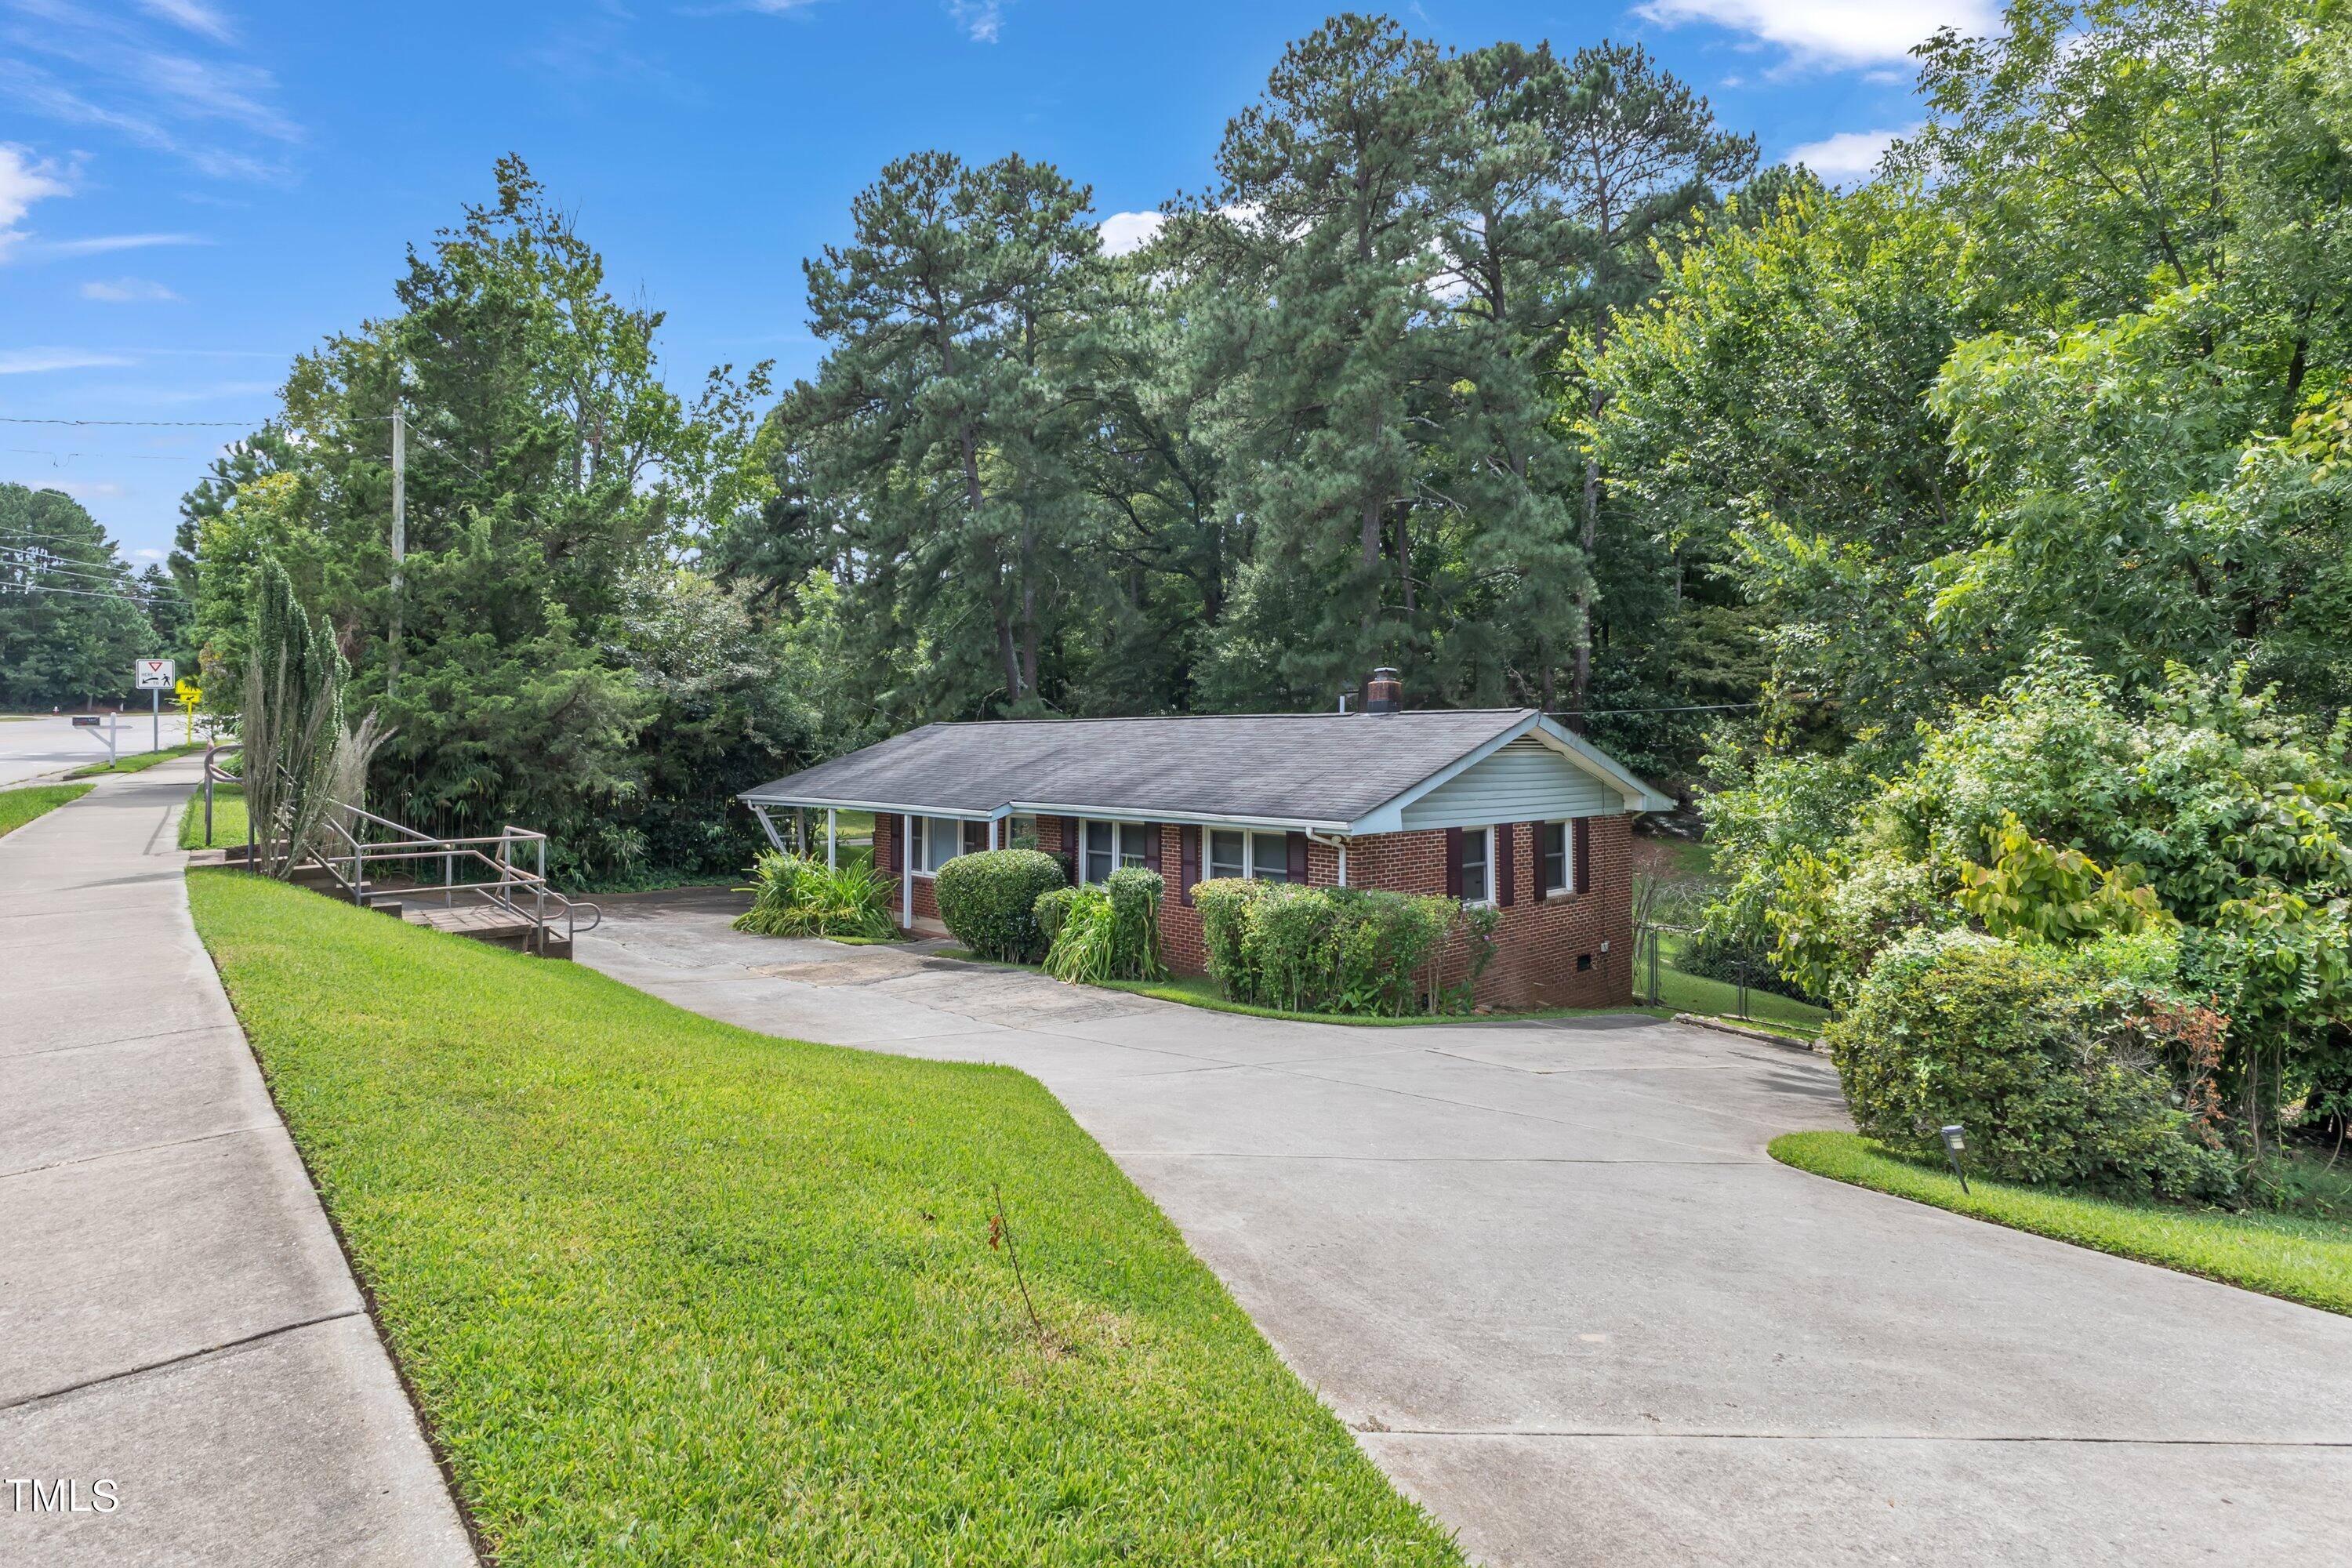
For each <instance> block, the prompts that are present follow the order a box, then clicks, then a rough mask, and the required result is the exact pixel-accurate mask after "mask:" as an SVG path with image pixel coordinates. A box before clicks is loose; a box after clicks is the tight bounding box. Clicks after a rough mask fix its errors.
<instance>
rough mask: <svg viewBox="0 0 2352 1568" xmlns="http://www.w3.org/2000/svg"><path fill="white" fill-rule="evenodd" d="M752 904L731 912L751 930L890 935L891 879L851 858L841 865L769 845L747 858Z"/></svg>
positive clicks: (894, 927)
mask: <svg viewBox="0 0 2352 1568" xmlns="http://www.w3.org/2000/svg"><path fill="white" fill-rule="evenodd" d="M751 876H752V883H751V887H750V888H748V889H742V890H744V891H747V892H749V893H751V908H750V909H748V910H744V911H743V912H742V913H741V914H740V915H738V916H736V917H735V920H734V926H735V929H736V930H737V931H750V932H751V933H752V934H753V935H755V936H855V937H867V938H873V937H890V936H896V935H897V934H898V921H897V918H896V917H895V916H894V915H892V914H891V912H890V882H889V879H887V878H886V877H881V876H877V874H876V873H875V871H874V868H873V867H872V866H870V865H869V864H867V863H866V861H864V860H862V859H853V860H849V861H847V862H845V863H844V864H842V865H840V866H827V865H826V864H825V863H824V861H822V860H817V859H813V858H809V857H807V856H803V855H787V854H782V853H780V852H777V851H774V850H771V851H769V852H767V853H766V854H763V855H761V857H760V858H758V859H757V860H755V861H753V862H752V863H751Z"/></svg>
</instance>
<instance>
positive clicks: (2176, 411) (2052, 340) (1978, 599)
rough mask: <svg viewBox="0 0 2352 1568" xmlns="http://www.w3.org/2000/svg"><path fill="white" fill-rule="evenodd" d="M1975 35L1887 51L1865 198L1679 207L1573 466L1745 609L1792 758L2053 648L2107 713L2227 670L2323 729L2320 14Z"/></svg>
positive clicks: (2334, 181)
mask: <svg viewBox="0 0 2352 1568" xmlns="http://www.w3.org/2000/svg"><path fill="white" fill-rule="evenodd" d="M2004 21H2005V30H2004V32H2003V34H2002V35H2001V36H1999V37H1992V38H1989V39H1970V38H1963V37H1958V36H1956V35H1954V34H1951V33H1946V34H1944V35H1942V36H1940V37H1938V38H1937V39H1936V40H1935V41H1933V42H1931V43H1930V44H1928V45H1927V46H1925V47H1923V48H1922V49H1921V51H1920V58H1921V61H1922V85H1923V88H1924V89H1925V90H1926V91H1927V96H1928V99H1929V103H1930V106H1931V113H1930V116H1929V118H1928V121H1927V124H1926V126H1925V127H1924V128H1923V129H1922V130H1921V131H1920V132H1918V133H1917V135H1916V137H1914V138H1912V139H1911V140H1910V141H1909V142H1906V143H1903V144H1900V145H1898V147H1897V148H1896V150H1895V153H1894V154H1893V155H1892V157H1891V159H1890V165H1889V172H1888V174H1887V176H1886V177H1885V179H1883V180H1882V181H1880V182H1878V183H1876V184H1871V185H1868V186H1865V187H1864V188H1863V189H1861V190H1859V191H1857V192H1854V193H1853V194H1852V195H1833V194H1831V193H1828V192H1825V191H1822V190H1820V189H1818V188H1813V187H1810V186H1802V185H1799V186H1795V187H1790V188H1785V189H1782V190H1780V191H1778V192H1770V191H1759V192H1757V193H1752V194H1751V195H1750V196H1749V197H1748V198H1744V199H1743V200H1742V202H1741V203H1739V204H1738V205H1735V206H1734V207H1733V208H1732V209H1731V210H1728V211H1727V212H1725V213H1723V214H1721V215H1719V216H1716V217H1714V218H1712V219H1710V220H1708V221H1707V223H1706V226H1705V232H1704V238H1703V241H1702V242H1701V243H1698V244H1695V245H1693V246H1691V247H1687V248H1685V250H1683V251H1682V252H1680V253H1679V255H1678V256H1677V257H1676V258H1675V264H1674V265H1673V267H1671V268H1669V270H1668V272H1667V274H1666V279H1665V282H1664V286H1663V287H1662V288H1661V289H1660V290H1659V291H1658V293H1657V295H1656V297H1655V299H1654V301H1652V302H1651V303H1650V304H1648V305H1646V306H1644V307H1643V308H1642V309H1640V310H1636V311H1633V313H1631V314H1630V315H1629V316H1628V317H1626V318H1625V319H1624V320H1623V321H1622V325H1621V330H1620V331H1619V334H1618V336H1617V338H1616V339H1615V341H1614V342H1612V345H1611V348H1610V351H1609V353H1608V355H1607V356H1606V358H1605V360H1604V363H1603V364H1602V367H1601V381H1602V383H1603V384H1605V385H1606V386H1608V387H1609V388H1610V389H1611V392H1612V401H1611V404H1610V405H1609V407H1608V409H1607V410H1606V411H1605V413H1604V416H1603V417H1602V418H1601V420H1600V421H1599V422H1598V424H1597V425H1596V426H1595V430H1594V440H1595V444H1596V447H1597V450H1598V451H1599V453H1600V455H1601V460H1602V463H1603V466H1604V467H1605V468H1607V469H1608V470H1609V471H1610V472H1611V473H1612V475H1614V476H1616V477H1617V480H1618V482H1619V483H1620V484H1621V485H1622V486H1623V487H1624V488H1625V489H1626V490H1627V491H1628V493H1629V495H1630V496H1632V497H1633V498H1635V499H1636V500H1638V503H1639V506H1640V508H1641V509H1642V510H1643V511H1644V512H1645V514H1646V515H1647V516H1648V517H1649V519H1650V521H1651V522H1652V524H1653V526H1655V527H1659V528H1662V529H1664V530H1667V531H1669V532H1670V534H1671V536H1673V537H1675V538H1677V539H1681V540H1685V541H1686V542H1688V544H1689V545H1690V547H1691V548H1693V549H1694V550H1696V551H1697V552H1701V553H1702V554H1704V555H1705V556H1706V558H1707V559H1709V560H1710V561H1712V562H1713V563H1716V564H1717V566H1718V567H1719V569H1720V570H1721V571H1723V572H1724V573H1726V574H1728V576H1729V577H1730V578H1731V579H1732V580H1733V581H1734V582H1736V583H1737V584H1738V586H1739V588H1740V591H1741V594H1742V596H1743V597H1744V598H1745V599H1746V600H1747V601H1748V603H1749V604H1751V605H1757V606H1759V607H1760V608H1762V609H1764V610H1765V611H1766V612H1768V616H1769V619H1768V628H1769V629H1768V647H1769V649H1770V651H1771V655H1772V661H1773V668H1772V675H1771V690H1772V696H1773V698H1774V699H1775V700H1776V703H1777V704H1778V712H1777V713H1776V715H1775V717H1776V718H1777V719H1778V720H1779V721H1780V722H1781V723H1783V724H1786V725H1789V726H1791V727H1793V728H1794V729H1796V730H1797V731H1799V734H1800V736H1803V735H1805V734H1819V733H1821V732H1823V731H1826V732H1827V733H1828V734H1829V735H1830V736H1832V737H1833V739H1834V742H1835V743H1839V744H1843V743H1849V742H1851V743H1860V744H1863V745H1864V746H1868V745H1871V744H1873V743H1874V742H1876V743H1880V744H1885V745H1890V746H1892V747H1894V748H1895V749H1896V750H1897V751H1900V750H1901V749H1903V748H1904V747H1905V745H1906V737H1907V735H1908V732H1909V729H1910V725H1911V722H1912V721H1914V720H1916V719H1922V718H1930V717H1933V716H1934V715H1936V714H1937V713H1938V712H1940V711H1941V710H1942V709H1943V708H1944V707H1945V706H1946V705H1948V703H1949V702H1951V701H1952V700H1958V699H1967V698H1973V697H1976V696H1979V695H1982V694H1983V693H1984V692H1986V691H1988V690H1990V689H1993V688H1995V687H1996V686H1998V685H1999V684H2000V682H2001V681H2002V680H2004V679H2009V678H2011V677H2012V676H2014V675H2016V674H2017V673H2019V672H2021V671H2022V670H2024V669H2027V668H2031V667H2032V665H2033V664H2034V662H2035V661H2036V659H2037V658H2038V650H2039V649H2040V648H2041V647H2042V646H2043V644H2044V639H2045V638H2046V637H2047V636H2048V635H2049V634H2051V633H2052V632H2053V631H2055V632H2061V633H2063V634H2064V635H2065V636H2066V637H2068V638H2069V639H2070V640H2071V641H2072V642H2073V643H2074V645H2075V646H2076V647H2079V648H2080V649H2081V650H2082V652H2083V654H2084V657H2085V658H2088V659H2089V660H2090V661H2091V663H2092V665H2093V667H2094V668H2096V669H2098V670H2099V671H2101V672H2102V673H2105V674H2109V675H2112V676H2114V677H2115V678H2116V679H2118V680H2119V681H2122V682H2123V683H2125V686H2126V690H2127V691H2128V692H2137V691H2138V690H2142V689H2147V688H2148V687H2151V686H2153V685H2155V684H2157V683H2158V681H2159V680H2160V679H2161V676H2160V672H2161V670H2162V668H2163V667H2164V662H2165V660H2166V659H2168V658H2170V659H2174V660H2178V661H2179V662H2181V663H2184V664H2187V665H2189V666H2190V667H2192V668H2197V669H2200V670H2201V671H2207V672H2212V671H2217V670H2220V669H2221V668H2227V667H2228V666H2229V665H2230V664H2231V663H2233V662H2238V661H2243V662H2245V663H2246V664H2247V665H2248V666H2249V668H2250V670H2251V672H2252V674H2251V679H2252V682H2253V683H2254V684H2256V685H2263V684H2267V683H2270V682H2273V681H2276V682H2278V683H2279V684H2280V686H2281V688H2282V689H2283V692H2284V697H2285V700H2286V701H2287V702H2288V703H2289V704H2290V705H2291V706H2293V707H2294V708H2297V709H2299V710H2315V709H2317V710H2331V711H2332V710H2338V709H2340V708H2341V707H2342V706H2343V704H2344V703H2345V702H2346V701H2347V700H2352V658H2347V652H2346V647H2347V645H2346V642H2345V639H2344V638H2343V637H2341V636H2340V635H2335V632H2334V631H2332V630H2331V629H2330V628H2340V627H2341V626H2344V625H2345V624H2347V617H2352V596H2347V595H2352V504H2347V503H2352V492H2347V488H2346V487H2347V472H2352V470H2347V468H2346V466H2345V464H2344V461H2343V458H2344V457H2345V455H2346V453H2347V447H2346V445H2345V443H2346V441H2347V437H2352V416H2347V402H2346V399H2347V395H2352V388H2347V383H2346V381H2345V378H2344V375H2345V371H2346V369H2347V363H2352V304H2347V301H2352V236H2347V233H2346V231H2345V229H2344V226H2343V225H2342V224H2341V223H2340V222H2337V221H2336V215H2337V214H2340V212H2341V211H2342V210H2343V207H2344V205H2345V204H2346V201H2347V197H2352V151H2347V150H2352V75H2347V69H2346V67H2345V64H2344V62H2345V60H2346V58H2347V55H2352V47H2347V46H2352V23H2347V16H2346V15H2345V13H2344V11H2343V8H2342V7H2341V6H2340V5H2336V4H2333V3H2332V0H2228V3H2209V0H2158V4H2154V5H2122V4H2119V3H2116V0H2093V3H2091V4H2087V5H2080V6H2075V5H2068V4H2064V3H2063V0H2019V3H2017V4H2015V5H2011V7H2010V9H2009V11H2008V14H2007V16H2006V17H2005V18H2004ZM1930 174H1932V175H1933V179H1932V180H1930V179H1929V178H1928V176H1929V175H1930Z"/></svg>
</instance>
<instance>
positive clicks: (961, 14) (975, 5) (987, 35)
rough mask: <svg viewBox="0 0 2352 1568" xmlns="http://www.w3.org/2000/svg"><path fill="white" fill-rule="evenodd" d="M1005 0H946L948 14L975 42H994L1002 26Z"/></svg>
mask: <svg viewBox="0 0 2352 1568" xmlns="http://www.w3.org/2000/svg"><path fill="white" fill-rule="evenodd" d="M1004 6H1005V0H948V15H949V16H952V17H954V18H955V25H956V26H959V27H961V28H962V29H963V30H964V33H965V35H966V36H967V37H970V38H971V41H972V42H973V43H975V44H992V43H994V42H996V35H997V33H998V32H999V31H1000V30H1001V29H1002V28H1003V26H1004Z"/></svg>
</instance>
